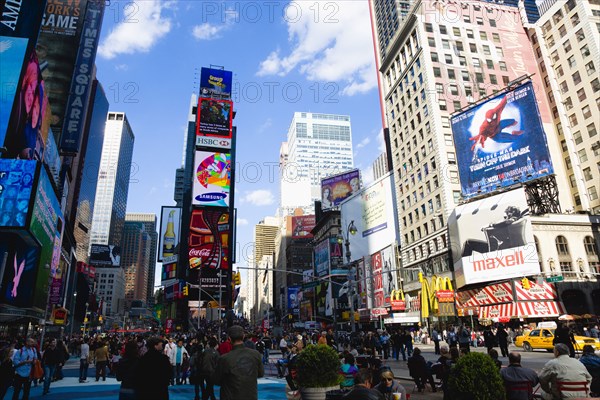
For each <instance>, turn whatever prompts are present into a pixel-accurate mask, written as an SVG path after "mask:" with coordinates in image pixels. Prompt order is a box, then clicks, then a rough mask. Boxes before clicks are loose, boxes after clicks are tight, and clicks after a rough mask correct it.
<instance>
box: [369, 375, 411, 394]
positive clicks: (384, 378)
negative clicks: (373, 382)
mask: <svg viewBox="0 0 600 400" xmlns="http://www.w3.org/2000/svg"><path fill="white" fill-rule="evenodd" d="M375 390H378V391H379V392H381V394H383V397H384V398H385V400H394V397H393V394H394V393H400V394H401V396H400V398H401V399H404V398H406V389H404V386H402V385H401V384H400V382H398V381H396V380H394V373H393V372H392V371H391V370H390V369H386V370H384V371H383V372H382V373H381V381H380V382H379V383H378V384H377V386H375Z"/></svg>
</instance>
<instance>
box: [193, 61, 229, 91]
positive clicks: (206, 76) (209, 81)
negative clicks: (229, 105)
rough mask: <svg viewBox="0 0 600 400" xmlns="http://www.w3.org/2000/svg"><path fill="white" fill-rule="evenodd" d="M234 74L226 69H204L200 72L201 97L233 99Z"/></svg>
mask: <svg viewBox="0 0 600 400" xmlns="http://www.w3.org/2000/svg"><path fill="white" fill-rule="evenodd" d="M232 80H233V73H232V72H231V71H225V70H224V69H213V68H206V67H202V69H201V70H200V96H202V97H216V96H223V97H231V82H232Z"/></svg>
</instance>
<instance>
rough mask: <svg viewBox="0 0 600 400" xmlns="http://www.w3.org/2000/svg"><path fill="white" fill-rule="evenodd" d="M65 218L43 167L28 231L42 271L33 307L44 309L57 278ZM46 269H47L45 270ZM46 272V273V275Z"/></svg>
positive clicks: (38, 278) (37, 281)
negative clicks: (34, 241) (37, 249)
mask: <svg viewBox="0 0 600 400" xmlns="http://www.w3.org/2000/svg"><path fill="white" fill-rule="evenodd" d="M63 227H64V218H63V215H62V211H61V208H60V203H59V201H58V198H57V197H56V194H55V193H54V188H53V187H52V182H51V181H50V178H49V176H48V173H46V169H45V168H44V166H43V165H41V164H40V172H39V178H38V183H37V190H36V193H35V201H34V203H33V212H32V214H31V223H30V224H29V231H30V232H31V234H32V235H33V237H35V238H36V239H37V241H38V242H39V244H40V255H39V266H40V268H39V270H40V273H38V275H37V278H36V290H35V295H34V297H35V298H34V305H35V306H37V307H39V308H43V307H44V305H46V299H47V294H48V278H49V277H52V278H55V277H56V276H57V268H58V264H59V261H60V248H61V244H62V233H63ZM46 268H47V269H46ZM46 271H47V272H46Z"/></svg>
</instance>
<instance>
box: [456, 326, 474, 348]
mask: <svg viewBox="0 0 600 400" xmlns="http://www.w3.org/2000/svg"><path fill="white" fill-rule="evenodd" d="M470 342H471V332H470V331H469V328H467V326H466V325H465V324H462V325H461V326H460V328H459V329H458V347H460V348H461V349H462V350H463V352H465V353H469V352H470V351H471V346H470Z"/></svg>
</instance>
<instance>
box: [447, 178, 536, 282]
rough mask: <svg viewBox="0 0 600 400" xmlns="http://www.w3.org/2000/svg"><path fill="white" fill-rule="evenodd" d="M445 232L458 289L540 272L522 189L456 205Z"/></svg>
mask: <svg viewBox="0 0 600 400" xmlns="http://www.w3.org/2000/svg"><path fill="white" fill-rule="evenodd" d="M448 231H449V235H450V243H451V248H452V260H453V262H454V275H455V279H456V287H457V288H461V287H463V286H465V285H470V284H473V283H481V282H490V281H496V280H504V279H510V278H517V277H522V276H528V275H535V274H539V273H540V264H539V262H538V256H537V251H536V247H535V243H534V240H533V232H532V228H531V220H530V218H529V208H528V207H527V200H526V198H525V191H524V189H522V188H521V189H517V190H512V191H510V192H505V193H502V194H499V195H496V196H492V197H488V198H485V199H483V200H479V201H474V202H471V203H468V204H464V205H462V206H458V207H456V208H455V209H454V211H453V212H452V214H451V215H450V218H449V219H448Z"/></svg>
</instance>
